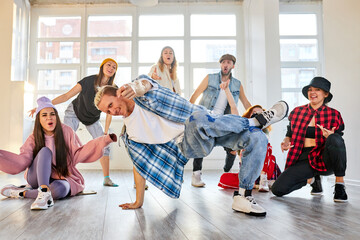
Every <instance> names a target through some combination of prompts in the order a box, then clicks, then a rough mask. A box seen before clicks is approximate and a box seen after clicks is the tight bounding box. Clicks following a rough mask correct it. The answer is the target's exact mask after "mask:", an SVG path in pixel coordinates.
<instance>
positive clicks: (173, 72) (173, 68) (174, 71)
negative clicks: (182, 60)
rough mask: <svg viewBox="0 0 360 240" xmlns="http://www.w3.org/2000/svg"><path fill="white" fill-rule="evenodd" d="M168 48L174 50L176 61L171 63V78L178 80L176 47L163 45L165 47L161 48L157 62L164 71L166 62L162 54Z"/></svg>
mask: <svg viewBox="0 0 360 240" xmlns="http://www.w3.org/2000/svg"><path fill="white" fill-rule="evenodd" d="M167 48H169V49H170V50H171V51H172V52H173V55H174V61H173V62H172V63H171V66H170V69H169V72H170V77H171V79H172V80H174V81H176V79H177V61H176V57H175V52H174V49H173V48H172V47H169V46H165V47H163V49H162V50H161V54H160V58H159V61H158V63H157V64H158V65H159V68H160V70H161V72H163V71H164V65H165V63H164V60H163V57H162V55H163V52H164V51H165V49H167Z"/></svg>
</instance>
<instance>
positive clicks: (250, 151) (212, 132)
mask: <svg viewBox="0 0 360 240" xmlns="http://www.w3.org/2000/svg"><path fill="white" fill-rule="evenodd" d="M267 143H268V140H267V137H266V136H265V134H264V133H263V131H261V129H259V128H253V127H249V120H248V119H246V118H243V117H240V116H236V115H231V114H228V115H211V114H209V113H208V112H207V111H197V112H194V113H193V114H192V115H191V116H190V117H189V118H188V119H187V120H186V122H185V132H184V139H183V141H182V142H180V143H179V144H178V147H179V148H180V150H181V152H182V153H183V155H184V156H185V157H186V158H201V157H205V156H207V155H209V154H210V152H211V151H212V149H213V148H214V147H215V146H223V147H227V148H230V149H233V150H241V149H245V151H244V152H243V156H242V158H241V159H242V164H241V168H240V172H239V182H240V184H239V187H240V188H244V189H247V190H251V189H252V188H253V185H254V182H255V180H256V179H257V178H258V177H259V175H260V172H261V169H262V167H263V164H264V160H265V155H266V150H267Z"/></svg>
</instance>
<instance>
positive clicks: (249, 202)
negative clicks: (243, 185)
mask: <svg viewBox="0 0 360 240" xmlns="http://www.w3.org/2000/svg"><path fill="white" fill-rule="evenodd" d="M239 191H243V192H245V189H239ZM233 199H234V200H233V204H232V209H233V210H235V211H238V212H243V213H246V214H249V215H253V216H265V215H266V211H265V209H264V208H262V207H261V206H260V205H259V204H257V203H256V202H255V199H254V198H253V197H252V196H247V197H245V195H242V194H240V193H239V192H238V191H235V192H234V197H233Z"/></svg>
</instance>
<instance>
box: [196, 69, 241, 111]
mask: <svg viewBox="0 0 360 240" xmlns="http://www.w3.org/2000/svg"><path fill="white" fill-rule="evenodd" d="M220 84H221V72H219V73H214V74H209V79H208V87H207V88H206V89H205V91H204V92H203V96H202V98H201V100H200V102H199V104H200V105H203V106H205V107H206V108H207V109H209V110H213V108H214V106H215V104H216V101H217V99H218V97H219V93H220ZM240 86H241V82H240V81H239V80H238V79H236V78H234V77H231V80H230V84H229V88H230V92H231V94H232V95H233V97H234V100H235V103H237V102H238V100H239V95H240ZM230 112H231V110H230V105H229V103H228V104H227V105H226V108H225V112H224V114H230Z"/></svg>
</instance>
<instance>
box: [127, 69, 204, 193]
mask: <svg viewBox="0 0 360 240" xmlns="http://www.w3.org/2000/svg"><path fill="white" fill-rule="evenodd" d="M138 79H147V80H149V81H150V82H151V84H152V85H153V87H152V89H151V90H150V91H149V92H147V93H146V94H145V95H144V96H142V97H137V98H134V101H135V103H136V104H137V105H138V106H140V107H142V108H144V109H146V110H148V111H150V112H153V113H155V114H157V115H158V116H160V117H163V118H165V119H168V120H171V121H174V122H177V123H185V121H186V119H187V118H188V117H190V115H191V114H192V113H193V112H194V111H198V110H206V108H204V107H202V106H198V105H194V104H191V103H190V102H189V101H188V100H186V99H184V98H182V97H181V96H179V95H177V94H176V93H173V92H172V91H170V90H169V89H167V88H164V87H161V86H160V85H159V84H158V83H157V82H156V81H154V80H152V79H151V78H149V77H148V76H146V75H140V76H139V77H138V78H137V79H136V80H138ZM122 139H123V141H124V143H125V145H126V147H127V151H128V153H129V156H130V158H131V160H132V161H133V163H134V166H135V168H136V170H137V171H138V173H139V174H140V175H141V176H142V177H143V178H145V179H146V180H148V181H149V182H151V183H152V184H154V185H155V186H156V187H157V188H159V189H160V190H161V191H163V192H164V193H165V194H166V195H168V196H170V197H172V198H179V196H180V191H181V184H182V182H183V173H184V166H185V164H186V163H187V162H188V159H186V158H185V157H184V156H183V154H182V153H181V151H180V149H179V148H178V147H177V146H176V144H175V140H171V141H169V142H167V143H164V144H144V143H138V142H135V141H132V140H130V139H129V138H128V135H127V134H126V132H125V133H124V134H123V135H122Z"/></svg>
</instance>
